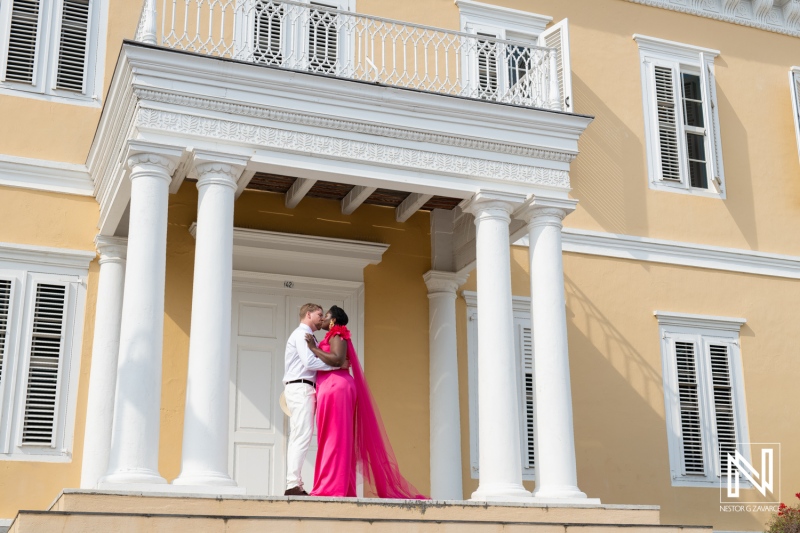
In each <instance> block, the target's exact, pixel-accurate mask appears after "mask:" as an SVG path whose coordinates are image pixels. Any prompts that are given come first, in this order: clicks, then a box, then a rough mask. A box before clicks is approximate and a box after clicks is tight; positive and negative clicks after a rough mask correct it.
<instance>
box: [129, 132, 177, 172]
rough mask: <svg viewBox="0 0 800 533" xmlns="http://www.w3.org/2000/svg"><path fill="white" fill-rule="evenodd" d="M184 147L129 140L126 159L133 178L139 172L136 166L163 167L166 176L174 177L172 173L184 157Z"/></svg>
mask: <svg viewBox="0 0 800 533" xmlns="http://www.w3.org/2000/svg"><path fill="white" fill-rule="evenodd" d="M183 152H184V149H183V148H181V147H178V146H170V145H164V144H158V143H151V142H145V141H130V142H128V147H127V154H126V156H125V157H126V159H127V163H128V168H130V169H131V176H130V177H131V179H134V178H135V177H136V175H137V174H138V173H137V172H136V170H137V169H136V168H135V167H141V166H150V167H153V166H154V167H161V168H163V169H165V170H166V174H165V175H166V176H167V177H169V179H170V180H171V179H172V174H173V173H174V172H175V170H176V169H177V168H178V165H179V164H180V162H181V159H182V158H183Z"/></svg>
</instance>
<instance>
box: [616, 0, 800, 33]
mask: <svg viewBox="0 0 800 533" xmlns="http://www.w3.org/2000/svg"><path fill="white" fill-rule="evenodd" d="M628 2H633V3H635V4H643V5H646V6H652V7H660V8H662V9H669V10H672V11H679V12H681V13H688V14H690V15H697V16H699V17H706V18H710V19H714V20H720V21H723V22H730V23H733V24H739V25H740V26H749V27H751V28H757V29H760V30H766V31H771V32H775V33H783V34H785V35H791V36H792V37H800V24H798V23H799V22H800V2H797V0H776V1H775V2H765V1H763V0H706V1H705V2H698V1H696V0H628Z"/></svg>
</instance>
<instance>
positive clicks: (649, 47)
mask: <svg viewBox="0 0 800 533" xmlns="http://www.w3.org/2000/svg"><path fill="white" fill-rule="evenodd" d="M633 39H634V40H635V41H636V43H637V44H638V46H639V59H640V64H641V82H642V104H643V110H644V126H645V141H646V157H647V169H648V176H649V180H648V181H649V186H650V189H652V190H659V191H669V192H676V193H679V194H689V195H693V196H701V197H708V198H719V199H722V200H724V199H725V198H726V195H727V192H726V186H725V173H724V168H723V162H722V142H721V139H720V126H719V113H718V110H717V108H718V101H717V96H716V78H715V76H714V59H715V58H716V57H717V56H718V55H719V54H720V52H719V51H718V50H712V49H709V48H701V47H698V46H693V45H688V44H682V43H676V42H673V41H666V40H664V39H658V38H655V37H647V36H644V35H639V34H634V36H633ZM656 67H662V68H669V69H671V70H672V74H673V76H672V78H673V84H674V87H673V91H674V93H673V95H674V97H675V99H676V104H675V109H676V112H677V117H676V127H677V143H678V158H679V175H680V181H679V182H675V181H672V180H665V179H663V178H662V177H661V145H660V139H659V132H660V130H659V121H658V112H657V110H658V103H657V101H656V98H657V97H656V87H655V86H654V85H653V84H654V79H655V74H654V69H655V68H656ZM684 73H685V74H693V75H698V76H699V77H700V83H701V91H702V109H703V118H704V127H703V130H704V148H705V152H706V153H705V156H706V177H707V183H708V187H707V188H705V189H703V188H699V187H692V186H691V182H690V173H689V154H688V146H687V140H686V133H687V126H686V118H685V110H684V105H683V103H684V102H683V100H684V93H683V86H682V75H683V74H684Z"/></svg>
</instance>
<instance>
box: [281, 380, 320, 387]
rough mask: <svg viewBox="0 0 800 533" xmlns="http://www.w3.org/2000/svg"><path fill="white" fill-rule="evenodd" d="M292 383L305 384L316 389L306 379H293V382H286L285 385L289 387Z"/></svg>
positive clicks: (312, 383) (311, 382)
mask: <svg viewBox="0 0 800 533" xmlns="http://www.w3.org/2000/svg"><path fill="white" fill-rule="evenodd" d="M292 383H305V384H306V385H311V386H312V387H316V385H315V384H314V382H313V381H310V380H308V379H295V380H294V381H287V382H286V385H291V384H292Z"/></svg>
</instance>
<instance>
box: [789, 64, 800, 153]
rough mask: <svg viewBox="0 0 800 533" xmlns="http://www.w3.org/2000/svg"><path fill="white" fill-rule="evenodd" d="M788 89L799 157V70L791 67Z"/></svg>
mask: <svg viewBox="0 0 800 533" xmlns="http://www.w3.org/2000/svg"><path fill="white" fill-rule="evenodd" d="M789 87H790V90H791V93H792V111H794V134H795V137H796V138H797V155H798V156H800V68H798V67H792V69H791V70H790V71H789Z"/></svg>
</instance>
